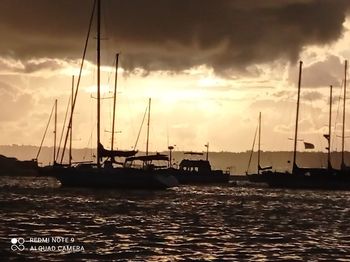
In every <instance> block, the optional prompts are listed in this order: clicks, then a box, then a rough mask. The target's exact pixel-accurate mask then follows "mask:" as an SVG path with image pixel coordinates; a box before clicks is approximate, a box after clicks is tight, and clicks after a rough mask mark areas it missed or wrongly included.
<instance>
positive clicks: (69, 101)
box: [56, 97, 72, 161]
mask: <svg viewBox="0 0 350 262" xmlns="http://www.w3.org/2000/svg"><path fill="white" fill-rule="evenodd" d="M71 99H72V97H71ZM71 99H69V100H68V104H67V109H66V114H65V116H64V121H63V126H62V132H61V137H60V142H59V144H58V150H57V154H56V161H57V160H58V156H59V154H60V149H61V143H62V139H63V134H64V129H65V127H66V121H67V116H68V110H69V105H70V103H71Z"/></svg>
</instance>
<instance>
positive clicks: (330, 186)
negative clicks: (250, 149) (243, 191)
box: [248, 169, 350, 190]
mask: <svg viewBox="0 0 350 262" xmlns="http://www.w3.org/2000/svg"><path fill="white" fill-rule="evenodd" d="M298 171H299V172H297V173H295V174H291V173H287V172H286V173H281V172H271V171H269V172H264V173H262V174H259V175H258V174H255V175H248V179H249V181H251V182H260V183H266V184H268V185H269V187H271V188H285V189H314V190H350V176H348V175H345V174H341V173H339V172H336V171H335V170H329V171H326V169H305V170H304V171H306V172H302V171H301V169H300V170H298Z"/></svg>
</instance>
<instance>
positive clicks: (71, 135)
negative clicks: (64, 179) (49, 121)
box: [68, 75, 74, 166]
mask: <svg viewBox="0 0 350 262" xmlns="http://www.w3.org/2000/svg"><path fill="white" fill-rule="evenodd" d="M73 96H74V75H73V76H72V97H71V109H70V110H71V115H72V120H71V121H70V123H69V162H68V163H69V166H71V165H72V143H73V110H74V108H73Z"/></svg>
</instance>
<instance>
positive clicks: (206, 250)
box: [0, 177, 350, 261]
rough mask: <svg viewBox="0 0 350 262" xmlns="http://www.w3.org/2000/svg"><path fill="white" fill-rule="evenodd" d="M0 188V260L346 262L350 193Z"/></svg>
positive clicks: (23, 182) (22, 184)
mask: <svg viewBox="0 0 350 262" xmlns="http://www.w3.org/2000/svg"><path fill="white" fill-rule="evenodd" d="M0 182H1V186H0V210H1V213H0V219H1V220H0V221H1V223H0V236H1V238H0V244H1V249H0V260H1V261H5V259H6V260H11V259H21V260H24V259H26V260H30V259H33V261H38V260H50V261H63V260H66V261H81V260H83V261H84V260H86V261H101V260H102V261H103V260H121V261H181V260H182V261H187V260H208V261H225V260H226V261H235V260H240V261H267V260H268V261H271V260H288V261H290V260H294V261H299V260H300V261H322V260H328V261H350V192H340V191H339V192H337V191H302V190H277V189H269V188H251V187H231V186H205V187H201V186H181V187H178V188H174V189H170V190H165V191H155V192H148V191H126V190H124V191H121V190H94V189H69V188H60V187H59V184H58V183H57V181H55V180H54V179H48V178H29V177H28V178H9V177H2V178H0Z"/></svg>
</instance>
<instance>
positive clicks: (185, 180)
mask: <svg viewBox="0 0 350 262" xmlns="http://www.w3.org/2000/svg"><path fill="white" fill-rule="evenodd" d="M173 175H174V177H175V178H176V179H177V180H178V181H179V183H180V184H184V185H200V184H227V183H228V182H229V180H230V175H229V174H224V173H223V172H222V171H211V172H210V173H200V172H188V171H181V170H177V171H174V172H173Z"/></svg>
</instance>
